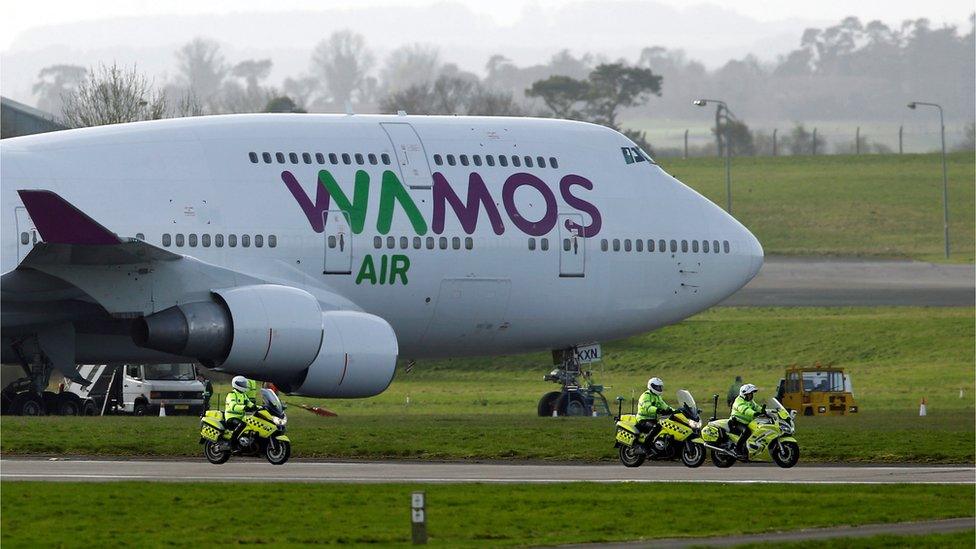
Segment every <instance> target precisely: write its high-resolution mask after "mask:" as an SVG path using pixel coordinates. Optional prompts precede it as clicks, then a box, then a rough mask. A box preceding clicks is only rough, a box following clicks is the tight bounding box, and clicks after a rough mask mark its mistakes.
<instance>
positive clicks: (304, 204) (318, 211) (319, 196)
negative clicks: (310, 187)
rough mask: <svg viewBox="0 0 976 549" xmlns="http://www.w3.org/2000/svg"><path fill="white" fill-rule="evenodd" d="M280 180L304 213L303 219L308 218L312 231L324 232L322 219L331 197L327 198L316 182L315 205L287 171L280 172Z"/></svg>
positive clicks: (323, 220)
mask: <svg viewBox="0 0 976 549" xmlns="http://www.w3.org/2000/svg"><path fill="white" fill-rule="evenodd" d="M281 180H282V181H284V182H285V186H286V187H288V190H289V191H291V194H292V196H294V197H295V201H297V202H298V205H299V206H301V208H302V211H303V212H305V217H307V218H308V222H309V224H310V225H311V226H312V229H313V230H314V231H315V232H317V233H320V232H322V231H324V230H325V219H324V218H323V215H322V214H323V213H325V212H326V211H328V209H329V203H330V201H331V198H332V197H331V196H329V191H328V190H326V188H325V187H324V186H323V185H320V184H319V183H318V182H316V184H315V204H312V201H311V200H309V198H308V195H307V194H305V190H304V189H302V186H301V185H300V184H299V183H298V180H297V179H295V176H294V175H292V174H291V172H289V171H287V170H286V171H283V172H281Z"/></svg>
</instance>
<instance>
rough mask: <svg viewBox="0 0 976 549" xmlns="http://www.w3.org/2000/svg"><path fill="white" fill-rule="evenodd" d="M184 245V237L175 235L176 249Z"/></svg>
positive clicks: (181, 234)
mask: <svg viewBox="0 0 976 549" xmlns="http://www.w3.org/2000/svg"><path fill="white" fill-rule="evenodd" d="M185 243H186V237H184V236H183V233H180V234H177V235H176V247H177V248H182V247H183V245H184V244H185Z"/></svg>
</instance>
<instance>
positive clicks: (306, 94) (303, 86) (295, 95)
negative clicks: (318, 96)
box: [282, 75, 319, 109]
mask: <svg viewBox="0 0 976 549" xmlns="http://www.w3.org/2000/svg"><path fill="white" fill-rule="evenodd" d="M318 89H319V81H318V79H316V78H315V77H314V76H307V75H304V76H298V77H296V78H285V81H284V83H283V84H282V91H283V92H284V93H285V95H287V96H288V97H290V98H292V100H293V101H294V102H295V105H296V106H298V108H300V109H304V108H305V107H306V106H307V105H308V104H309V102H310V101H311V99H312V96H313V95H315V92H316V91H318Z"/></svg>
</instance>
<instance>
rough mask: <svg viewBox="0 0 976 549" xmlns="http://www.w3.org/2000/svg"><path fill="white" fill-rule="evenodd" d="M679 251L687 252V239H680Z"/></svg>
mask: <svg viewBox="0 0 976 549" xmlns="http://www.w3.org/2000/svg"><path fill="white" fill-rule="evenodd" d="M681 252H682V253H688V241H687V240H682V241H681Z"/></svg>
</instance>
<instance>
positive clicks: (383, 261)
mask: <svg viewBox="0 0 976 549" xmlns="http://www.w3.org/2000/svg"><path fill="white" fill-rule="evenodd" d="M386 265H387V259H386V256H385V255H381V256H380V284H386Z"/></svg>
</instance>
